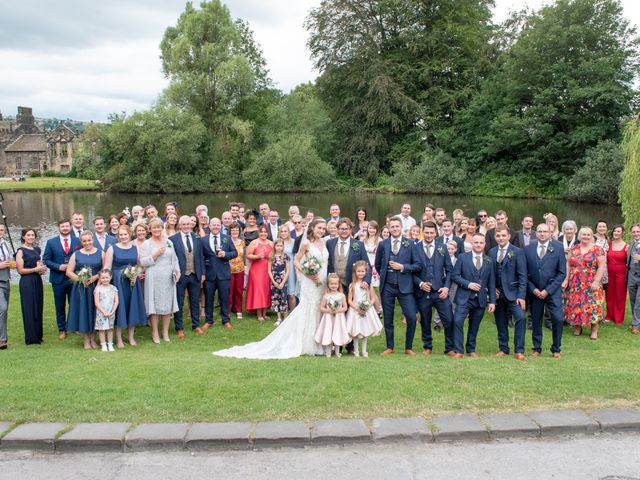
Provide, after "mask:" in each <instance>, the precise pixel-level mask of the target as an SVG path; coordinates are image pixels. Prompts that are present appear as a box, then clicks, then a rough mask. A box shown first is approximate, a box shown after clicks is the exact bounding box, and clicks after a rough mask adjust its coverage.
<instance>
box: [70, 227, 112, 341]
mask: <svg viewBox="0 0 640 480" xmlns="http://www.w3.org/2000/svg"><path fill="white" fill-rule="evenodd" d="M80 243H81V244H82V248H81V249H80V250H76V251H75V252H74V254H73V255H71V258H70V259H69V263H68V265H67V270H66V273H67V277H69V278H70V279H71V280H72V281H73V282H74V283H73V288H72V290H71V300H70V301H69V314H68V315H67V331H69V332H80V333H81V334H82V338H83V340H84V348H85V350H88V349H90V348H98V345H96V340H95V338H94V336H93V332H94V331H95V323H96V308H95V305H94V302H93V290H94V289H95V287H96V281H97V280H98V272H99V271H100V270H101V269H102V262H103V253H102V251H101V250H99V249H97V248H96V247H94V246H93V233H91V232H89V231H85V232H83V233H82V234H81V235H80ZM84 267H88V268H89V269H90V272H91V276H90V278H88V279H87V280H86V282H85V283H82V282H79V277H78V272H80V270H82V268H84Z"/></svg>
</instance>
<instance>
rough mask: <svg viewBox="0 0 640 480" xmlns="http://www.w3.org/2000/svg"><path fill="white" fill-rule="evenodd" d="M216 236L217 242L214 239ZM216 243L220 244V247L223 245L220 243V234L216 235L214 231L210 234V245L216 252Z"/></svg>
mask: <svg viewBox="0 0 640 480" xmlns="http://www.w3.org/2000/svg"><path fill="white" fill-rule="evenodd" d="M214 238H215V239H216V240H215V242H214V240H213V239H214ZM216 244H217V245H218V248H221V247H222V245H220V234H219V233H218V234H217V235H214V234H213V233H211V234H210V235H209V246H210V247H211V251H212V252H213V253H215V252H216V247H215V246H216Z"/></svg>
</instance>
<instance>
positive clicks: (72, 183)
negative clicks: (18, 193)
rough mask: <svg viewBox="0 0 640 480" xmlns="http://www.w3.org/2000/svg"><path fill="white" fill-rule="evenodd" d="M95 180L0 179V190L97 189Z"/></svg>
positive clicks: (49, 178)
mask: <svg viewBox="0 0 640 480" xmlns="http://www.w3.org/2000/svg"><path fill="white" fill-rule="evenodd" d="M97 189H98V186H97V185H96V181H95V180H85V179H82V178H64V177H35V178H27V180H25V181H24V182H14V181H12V180H0V190H97Z"/></svg>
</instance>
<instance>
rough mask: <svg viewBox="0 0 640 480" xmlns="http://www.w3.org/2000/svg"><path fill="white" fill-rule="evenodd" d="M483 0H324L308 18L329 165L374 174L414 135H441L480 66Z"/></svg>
mask: <svg viewBox="0 0 640 480" xmlns="http://www.w3.org/2000/svg"><path fill="white" fill-rule="evenodd" d="M492 3H493V2H492V1H491V0H367V1H362V0H324V1H323V2H322V3H321V5H320V6H319V7H318V8H316V9H313V10H312V11H311V13H310V15H309V17H308V19H307V21H306V27H307V29H308V30H309V32H310V39H309V48H310V50H311V54H312V57H313V59H314V61H315V66H316V67H317V68H318V69H319V70H320V72H321V76H320V78H319V80H318V88H319V91H320V95H321V98H322V99H323V100H324V102H325V103H326V105H327V106H328V108H329V111H330V114H331V117H332V119H333V120H334V122H335V125H336V130H337V132H338V135H339V139H338V149H337V152H338V153H337V155H336V160H335V162H336V165H337V167H338V168H339V169H340V170H341V171H342V172H343V173H347V174H350V175H353V176H358V177H364V178H365V179H367V180H369V181H374V180H375V179H376V177H377V176H378V174H379V173H380V171H381V170H382V171H387V172H388V171H389V170H390V161H389V158H388V154H389V152H390V150H391V149H392V147H393V146H394V145H395V144H396V143H398V142H400V141H403V140H404V138H405V137H406V135H407V134H411V133H412V132H414V131H415V130H419V131H420V132H422V135H419V136H412V137H411V138H412V139H418V141H419V142H422V143H423V144H424V145H423V146H426V145H437V144H439V143H446V142H448V138H449V134H448V133H447V131H448V130H450V126H451V123H452V121H453V119H454V118H455V115H456V114H457V112H458V111H459V110H460V109H461V108H462V107H464V106H466V105H467V104H468V103H469V101H470V98H471V97H472V94H473V92H474V91H475V90H476V88H477V85H478V81H479V80H478V79H479V77H480V75H481V74H482V72H483V71H484V70H485V69H486V66H487V52H488V47H487V45H488V40H489V37H490V34H491V28H490V17H491V13H490V10H489V7H490V5H492Z"/></svg>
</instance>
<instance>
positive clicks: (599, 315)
mask: <svg viewBox="0 0 640 480" xmlns="http://www.w3.org/2000/svg"><path fill="white" fill-rule="evenodd" d="M603 256H605V252H604V250H603V249H602V248H601V247H599V246H597V245H594V246H593V247H591V248H590V249H589V251H588V252H587V253H586V254H585V255H582V252H581V251H580V245H575V246H574V247H573V248H572V249H571V251H570V252H569V265H570V267H571V276H570V278H569V285H568V287H567V302H566V304H565V307H564V318H565V320H566V321H567V322H569V324H571V325H573V326H590V325H592V324H595V323H598V322H600V321H601V320H602V319H603V318H604V290H603V289H602V287H599V288H598V289H597V290H596V291H592V290H591V284H592V283H593V277H594V276H595V274H596V272H597V271H598V258H599V257H603Z"/></svg>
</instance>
